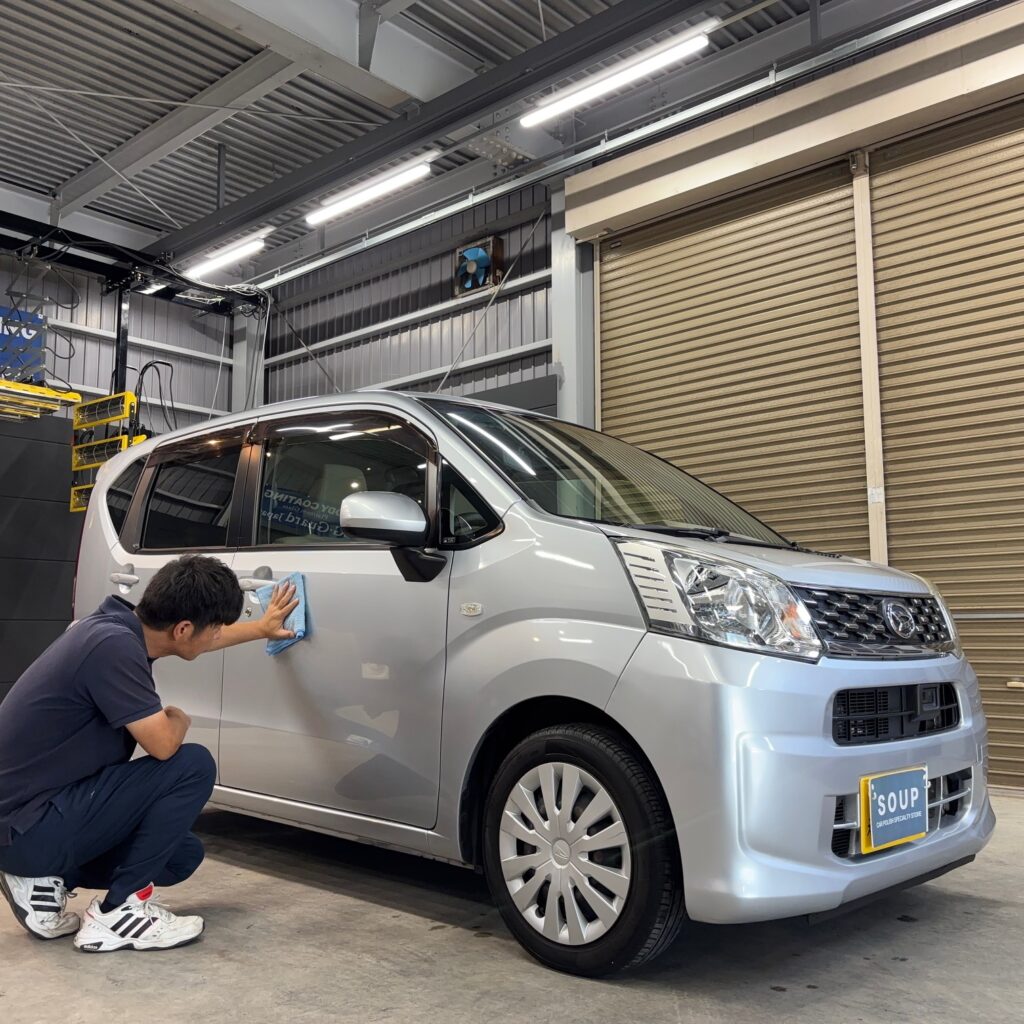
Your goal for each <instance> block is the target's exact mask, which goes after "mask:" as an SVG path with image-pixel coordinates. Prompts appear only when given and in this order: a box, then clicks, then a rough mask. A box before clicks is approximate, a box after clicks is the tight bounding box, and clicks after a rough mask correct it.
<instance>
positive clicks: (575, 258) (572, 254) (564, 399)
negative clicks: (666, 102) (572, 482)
mask: <svg viewBox="0 0 1024 1024" xmlns="http://www.w3.org/2000/svg"><path fill="white" fill-rule="evenodd" d="M550 308H551V348H552V360H553V361H554V363H555V365H556V367H557V372H558V377H559V381H558V415H559V416H560V417H561V418H562V419H567V420H572V421H573V422H574V423H580V424H582V425H583V426H585V427H592V426H594V425H595V408H594V404H595V403H594V390H595V383H594V382H595V365H594V362H595V360H594V247H593V246H592V245H589V244H587V243H582V244H579V245H577V244H576V240H575V239H574V238H573V237H572V236H571V235H569V234H567V233H566V230H565V192H564V191H562V190H559V191H557V192H553V193H552V194H551V302H550Z"/></svg>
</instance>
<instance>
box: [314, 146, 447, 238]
mask: <svg viewBox="0 0 1024 1024" xmlns="http://www.w3.org/2000/svg"><path fill="white" fill-rule="evenodd" d="M440 155H441V154H440V153H439V152H437V151H436V150H431V151H430V152H429V153H423V154H422V155H420V156H418V157H415V158H414V159H412V160H408V161H406V162H405V163H403V164H399V165H398V166H397V167H392V168H391V169H390V170H388V171H384V172H383V173H381V174H380V175H379V176H378V177H376V178H371V179H370V181H367V182H363V184H361V185H356V186H354V187H353V188H350V189H346V190H345V191H344V192H339V193H337V194H336V195H333V196H328V197H327V198H326V199H323V200H321V205H320V209H319V210H314V211H313V212H312V213H311V214H309V215H308V216H307V217H306V223H307V224H308V225H309V226H310V227H313V226H314V225H316V224H322V223H323V222H324V221H326V220H333V219H334V218H335V217H340V216H341V215H342V214H343V213H348V211H349V210H354V209H356V208H357V207H359V206H365V205H366V204H367V203H372V202H373V200H374V199H379V198H380V197H381V196H386V195H390V193H392V192H397V191H398V190H399V189H401V188H405V187H406V186H407V185H411V184H413V182H416V181H419V180H420V179H421V178H425V177H427V175H429V174H430V164H431V161H433V160H436V159H437V158H438V157H439V156H440Z"/></svg>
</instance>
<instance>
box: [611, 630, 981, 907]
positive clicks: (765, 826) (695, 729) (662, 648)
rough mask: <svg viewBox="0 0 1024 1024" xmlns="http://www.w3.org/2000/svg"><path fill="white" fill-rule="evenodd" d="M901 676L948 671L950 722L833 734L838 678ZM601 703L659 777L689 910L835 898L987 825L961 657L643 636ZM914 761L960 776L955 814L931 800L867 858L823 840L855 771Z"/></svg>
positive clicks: (877, 681)
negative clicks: (866, 656)
mask: <svg viewBox="0 0 1024 1024" xmlns="http://www.w3.org/2000/svg"><path fill="white" fill-rule="evenodd" d="M915 683H952V684H953V685H954V686H955V688H956V691H957V695H958V698H959V702H960V709H961V722H960V725H959V726H958V727H957V728H955V729H952V730H949V731H947V732H943V733H936V734H934V735H930V736H923V737H918V738H914V739H907V740H900V741H895V742H880V743H870V744H865V745H861V746H840V745H838V744H836V743H835V742H834V741H833V739H832V701H833V696H834V694H835V693H836V692H837V691H839V690H844V689H855V688H857V687H859V686H860V687H884V686H900V685H909V684H915ZM607 711H608V713H609V714H610V715H611V716H612V717H613V718H614V719H615V720H616V721H618V722H619V723H621V724H622V726H623V727H624V728H626V729H627V730H628V731H629V732H630V733H631V735H632V736H633V738H634V739H635V740H636V742H637V744H638V746H639V747H640V748H641V749H642V750H643V751H644V753H645V754H646V756H647V757H648V758H649V760H650V761H651V764H652V766H653V767H654V770H655V772H656V773H657V775H658V778H659V780H660V782H661V784H662V786H663V788H664V790H665V794H666V797H667V799H668V803H669V807H670V809H671V811H672V816H673V821H674V823H675V827H676V832H677V835H678V839H679V848H680V855H681V858H682V864H683V877H684V886H685V893H686V907H687V912H688V913H689V915H690V917H691V918H693V919H694V920H698V921H708V922H713V923H722V924H728V923H739V922H744V921H763V920H772V919H776V918H783V917H791V916H795V915H800V914H818V913H823V912H826V911H830V910H834V909H835V908H837V907H839V906H840V905H842V904H844V903H847V902H850V901H853V900H858V899H862V898H864V897H868V896H870V895H872V894H873V893H877V892H880V891H882V890H885V889H888V888H892V887H894V886H899V885H901V884H904V883H908V882H911V883H912V882H913V880H914V879H917V878H920V877H921V876H927V875H929V874H932V873H934V872H936V871H938V870H939V869H941V868H943V867H945V866H947V865H950V864H952V863H954V862H956V861H961V860H963V859H964V858H968V857H971V856H973V855H974V854H976V853H978V852H979V851H980V850H981V849H982V848H983V847H984V846H985V844H986V842H987V841H988V839H989V836H990V835H991V833H992V829H993V827H994V825H995V815H994V814H993V811H992V807H991V804H990V802H989V799H988V792H987V787H986V780H985V760H986V726H985V718H984V715H983V713H982V709H981V701H980V696H979V695H978V687H977V680H976V678H975V676H974V673H973V670H972V669H971V667H970V665H969V664H968V663H967V661H966V660H965V659H964V658H962V657H954V656H952V655H949V656H946V657H942V658H935V659H919V660H912V661H909V660H908V661H852V660H850V661H847V660H840V659H828V658H826V659H823V660H822V661H820V662H819V663H817V664H808V663H805V662H799V661H792V660H787V659H782V658H774V657H765V656H761V655H756V654H749V653H746V652H743V651H736V650H730V649H727V648H722V647H714V646H711V645H708V644H701V643H697V642H694V641H687V640H682V639H676V638H672V637H666V636H660V635H656V634H648V635H647V636H646V637H645V638H644V640H643V641H642V643H641V644H640V647H639V648H638V649H637V652H636V654H635V655H634V657H633V659H632V660H631V661H630V663H629V665H628V666H627V668H626V670H625V672H624V673H623V675H622V678H621V679H620V680H619V683H618V685H617V687H616V689H615V691H614V693H613V694H612V697H611V699H610V701H609V703H608V706H607ZM915 765H925V766H926V767H927V770H928V777H929V779H943V778H949V777H959V778H965V777H966V778H969V785H970V788H971V792H970V795H969V796H965V797H964V798H963V800H961V801H958V802H957V803H956V804H955V805H953V806H955V808H956V811H957V813H956V814H946V815H942V814H934V813H933V818H934V819H935V826H934V827H933V829H932V830H931V831H930V832H929V834H928V835H927V836H926V837H925V838H923V839H921V840H918V841H916V842H913V843H909V844H906V845H903V846H898V847H894V848H892V849H889V850H885V851H881V852H879V853H874V854H869V855H865V856H860V855H857V854H855V855H854V856H852V857H847V856H839V855H837V854H836V853H835V852H833V836H834V834H835V826H836V819H837V813H836V803H837V799H838V798H840V797H842V798H845V802H846V807H847V818H849V819H850V820H851V821H853V820H855V819H856V816H857V796H856V795H857V794H858V792H859V787H860V780H861V778H862V777H863V776H867V775H872V774H876V773H879V772H885V771H889V770H895V769H899V768H906V767H911V766H915ZM938 785H940V784H939V783H936V786H937V787H938ZM965 785H966V783H965ZM943 792H944V791H943ZM851 807H852V808H853V809H852V811H851V810H850V808H851Z"/></svg>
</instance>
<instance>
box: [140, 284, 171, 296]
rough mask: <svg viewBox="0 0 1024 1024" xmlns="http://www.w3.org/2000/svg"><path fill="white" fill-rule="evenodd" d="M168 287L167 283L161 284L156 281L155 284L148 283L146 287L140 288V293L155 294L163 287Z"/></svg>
mask: <svg viewBox="0 0 1024 1024" xmlns="http://www.w3.org/2000/svg"><path fill="white" fill-rule="evenodd" d="M166 287H167V285H165V284H160V283H159V282H156V283H154V284H149V285H146V287H145V288H140V289H139V294H140V295H154V294H156V293H157V292H158V291H160V289H161V288H166Z"/></svg>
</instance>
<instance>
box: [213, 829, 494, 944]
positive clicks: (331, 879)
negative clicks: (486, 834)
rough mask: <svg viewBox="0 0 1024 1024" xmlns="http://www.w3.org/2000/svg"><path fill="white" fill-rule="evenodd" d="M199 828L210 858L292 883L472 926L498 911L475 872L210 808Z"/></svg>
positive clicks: (445, 921) (446, 922)
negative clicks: (475, 918) (474, 919)
mask: <svg viewBox="0 0 1024 1024" xmlns="http://www.w3.org/2000/svg"><path fill="white" fill-rule="evenodd" d="M195 831H196V833H197V835H199V836H200V837H201V838H202V840H203V843H204V844H205V846H206V852H207V855H208V856H211V857H215V858H216V859H217V860H220V861H222V862H226V863H229V864H233V865H235V866H237V867H247V868H251V869H253V870H257V871H260V872H261V873H264V874H267V875H270V876H272V877H274V878H280V879H283V880H287V881H289V882H296V883H299V884H305V885H311V886H314V887H316V888H320V889H324V890H327V891H329V892H335V893H344V894H346V895H349V896H356V897H358V898H359V899H365V900H367V901H369V902H371V903H375V904H378V905H380V906H384V907H389V908H392V909H396V910H403V911H406V912H411V913H414V914H417V915H418V916H421V917H427V918H432V919H436V921H437V922H438V923H439V924H447V925H458V926H466V927H471V924H470V923H467V922H471V920H472V918H474V917H479V916H481V915H482V914H487V913H489V912H491V911H493V912H494V913H495V914H496V913H497V911H496V910H494V907H493V904H492V902H491V898H490V894H489V893H488V891H487V885H486V883H485V882H484V880H483V878H482V877H481V876H480V875H479V874H477V873H476V872H474V871H470V870H468V869H466V868H460V867H455V866H454V865H451V864H444V863H441V862H439V861H432V860H427V859H426V858H423V857H416V856H413V855H411V854H405V853H398V852H396V851H394V850H386V849H382V848H379V847H375V846H368V845H365V844H363V843H355V842H351V841H349V840H346V839H340V838H338V837H336V836H328V835H323V834H321V833H319V832H310V831H307V830H305V829H300V828H295V827H292V826H289V825H282V824H278V823H277V822H272V821H263V820H261V819H259V818H251V817H248V816H245V815H241V814H233V813H231V812H230V811H207V812H205V813H204V814H203V815H202V816H201V817H200V819H199V821H198V823H197V824H196V826H195Z"/></svg>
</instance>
